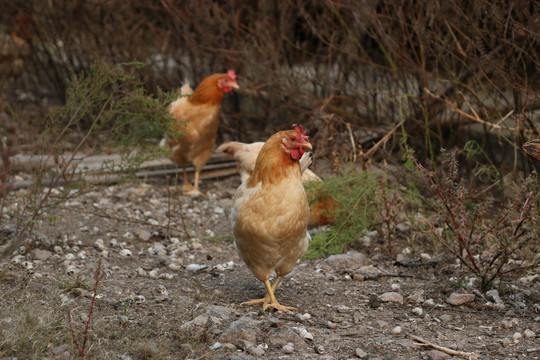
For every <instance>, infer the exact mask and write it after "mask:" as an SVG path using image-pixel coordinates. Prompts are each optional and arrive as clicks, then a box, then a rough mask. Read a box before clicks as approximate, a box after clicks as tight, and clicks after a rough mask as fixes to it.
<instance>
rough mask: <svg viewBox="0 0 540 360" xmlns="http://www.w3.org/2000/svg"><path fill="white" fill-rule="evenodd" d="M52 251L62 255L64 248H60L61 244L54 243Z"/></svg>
mask: <svg viewBox="0 0 540 360" xmlns="http://www.w3.org/2000/svg"><path fill="white" fill-rule="evenodd" d="M53 251H54V252H55V253H57V254H59V255H62V254H63V253H64V250H62V247H61V246H58V245H55V246H54V248H53Z"/></svg>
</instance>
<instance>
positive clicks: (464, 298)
mask: <svg viewBox="0 0 540 360" xmlns="http://www.w3.org/2000/svg"><path fill="white" fill-rule="evenodd" d="M474 299H476V296H475V295H474V294H459V293H452V294H450V296H449V297H448V299H447V300H446V302H448V303H449V304H450V305H454V306H458V305H463V304H466V303H470V302H472V301H474Z"/></svg>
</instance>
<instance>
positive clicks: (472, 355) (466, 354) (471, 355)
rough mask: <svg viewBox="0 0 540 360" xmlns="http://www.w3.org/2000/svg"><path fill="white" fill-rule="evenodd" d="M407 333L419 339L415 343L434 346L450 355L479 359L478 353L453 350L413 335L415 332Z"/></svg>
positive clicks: (470, 359)
mask: <svg viewBox="0 0 540 360" xmlns="http://www.w3.org/2000/svg"><path fill="white" fill-rule="evenodd" d="M406 335H407V336H408V337H410V338H412V339H414V340H416V341H419V343H414V345H416V346H424V347H431V348H433V349H435V350H439V351H442V352H444V353H447V354H448V355H456V356H463V357H466V358H467V359H469V360H477V359H478V355H476V354H475V353H473V352H472V353H471V352H464V351H457V350H452V349H449V348H447V347H444V346H439V345H436V344H432V343H430V342H428V341H426V340H424V339H422V338H421V337H419V336H416V335H413V334H409V333H406Z"/></svg>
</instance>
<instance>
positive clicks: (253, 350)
mask: <svg viewBox="0 0 540 360" xmlns="http://www.w3.org/2000/svg"><path fill="white" fill-rule="evenodd" d="M248 352H249V353H250V354H251V355H253V356H263V355H264V353H265V352H266V351H265V350H264V347H263V346H262V345H257V346H252V347H250V348H249V349H248Z"/></svg>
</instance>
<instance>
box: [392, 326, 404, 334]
mask: <svg viewBox="0 0 540 360" xmlns="http://www.w3.org/2000/svg"><path fill="white" fill-rule="evenodd" d="M402 332H403V330H402V329H401V326H396V327H395V328H393V329H392V335H400V334H401V333H402Z"/></svg>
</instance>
